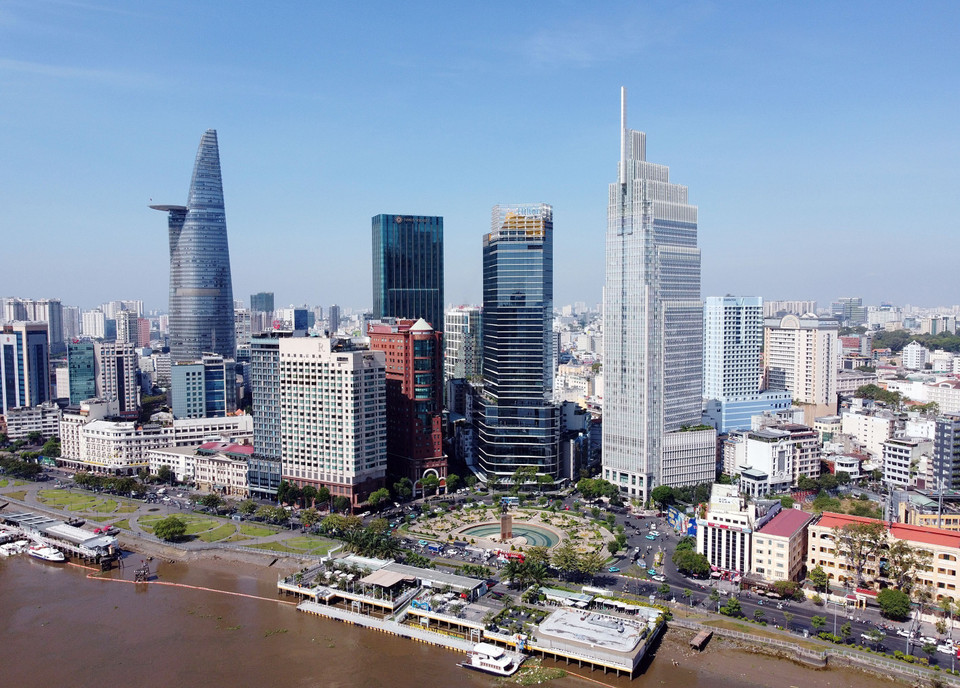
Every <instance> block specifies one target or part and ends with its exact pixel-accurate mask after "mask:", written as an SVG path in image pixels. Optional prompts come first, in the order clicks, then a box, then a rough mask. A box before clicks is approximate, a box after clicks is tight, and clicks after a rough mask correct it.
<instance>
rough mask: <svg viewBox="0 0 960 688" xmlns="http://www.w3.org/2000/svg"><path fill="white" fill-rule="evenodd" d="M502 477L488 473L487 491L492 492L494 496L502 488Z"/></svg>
mask: <svg viewBox="0 0 960 688" xmlns="http://www.w3.org/2000/svg"><path fill="white" fill-rule="evenodd" d="M500 482H501V480H500V476H499V475H497V474H496V473H487V490H489V491H490V495H491V496H493V495H495V494H496V493H497V488H498V487H500Z"/></svg>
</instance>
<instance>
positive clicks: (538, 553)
mask: <svg viewBox="0 0 960 688" xmlns="http://www.w3.org/2000/svg"><path fill="white" fill-rule="evenodd" d="M526 555H527V557H526V562H527V563H528V564H530V565H531V566H536V565H537V564H543V565H544V566H550V550H548V549H547V548H546V547H544V546H542V545H533V546H531V547H528V548H527V551H526Z"/></svg>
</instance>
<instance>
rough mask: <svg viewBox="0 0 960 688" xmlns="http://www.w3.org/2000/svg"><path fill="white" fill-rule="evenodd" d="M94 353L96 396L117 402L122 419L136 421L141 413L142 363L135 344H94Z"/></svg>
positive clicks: (118, 412) (117, 411)
mask: <svg viewBox="0 0 960 688" xmlns="http://www.w3.org/2000/svg"><path fill="white" fill-rule="evenodd" d="M94 351H95V361H96V379H97V394H96V396H97V397H98V398H100V399H106V400H108V401H112V400H114V399H115V400H116V401H117V407H116V409H117V410H116V413H117V415H118V416H120V417H121V418H136V417H137V416H138V415H139V413H140V386H139V384H138V383H137V370H138V367H139V365H138V363H139V360H138V357H137V350H136V347H135V346H134V345H133V342H95V343H94ZM88 398H89V397H88Z"/></svg>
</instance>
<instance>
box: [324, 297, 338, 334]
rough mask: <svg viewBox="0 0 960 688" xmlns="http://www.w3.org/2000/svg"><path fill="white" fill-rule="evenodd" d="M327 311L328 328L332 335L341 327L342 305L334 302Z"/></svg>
mask: <svg viewBox="0 0 960 688" xmlns="http://www.w3.org/2000/svg"><path fill="white" fill-rule="evenodd" d="M327 313H328V315H327V330H328V331H329V332H330V334H331V335H333V334H336V333H337V330H339V329H340V306H338V305H337V304H333V305H332V306H330V310H329V311H327Z"/></svg>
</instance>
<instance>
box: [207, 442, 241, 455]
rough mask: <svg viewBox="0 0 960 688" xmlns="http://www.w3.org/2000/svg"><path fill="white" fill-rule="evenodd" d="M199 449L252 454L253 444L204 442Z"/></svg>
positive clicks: (223, 452)
mask: <svg viewBox="0 0 960 688" xmlns="http://www.w3.org/2000/svg"><path fill="white" fill-rule="evenodd" d="M199 448H200V449H203V450H205V451H213V452H220V453H222V454H246V455H247V456H252V455H253V445H251V444H235V443H233V442H206V443H204V444H201V445H200V447H199Z"/></svg>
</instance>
